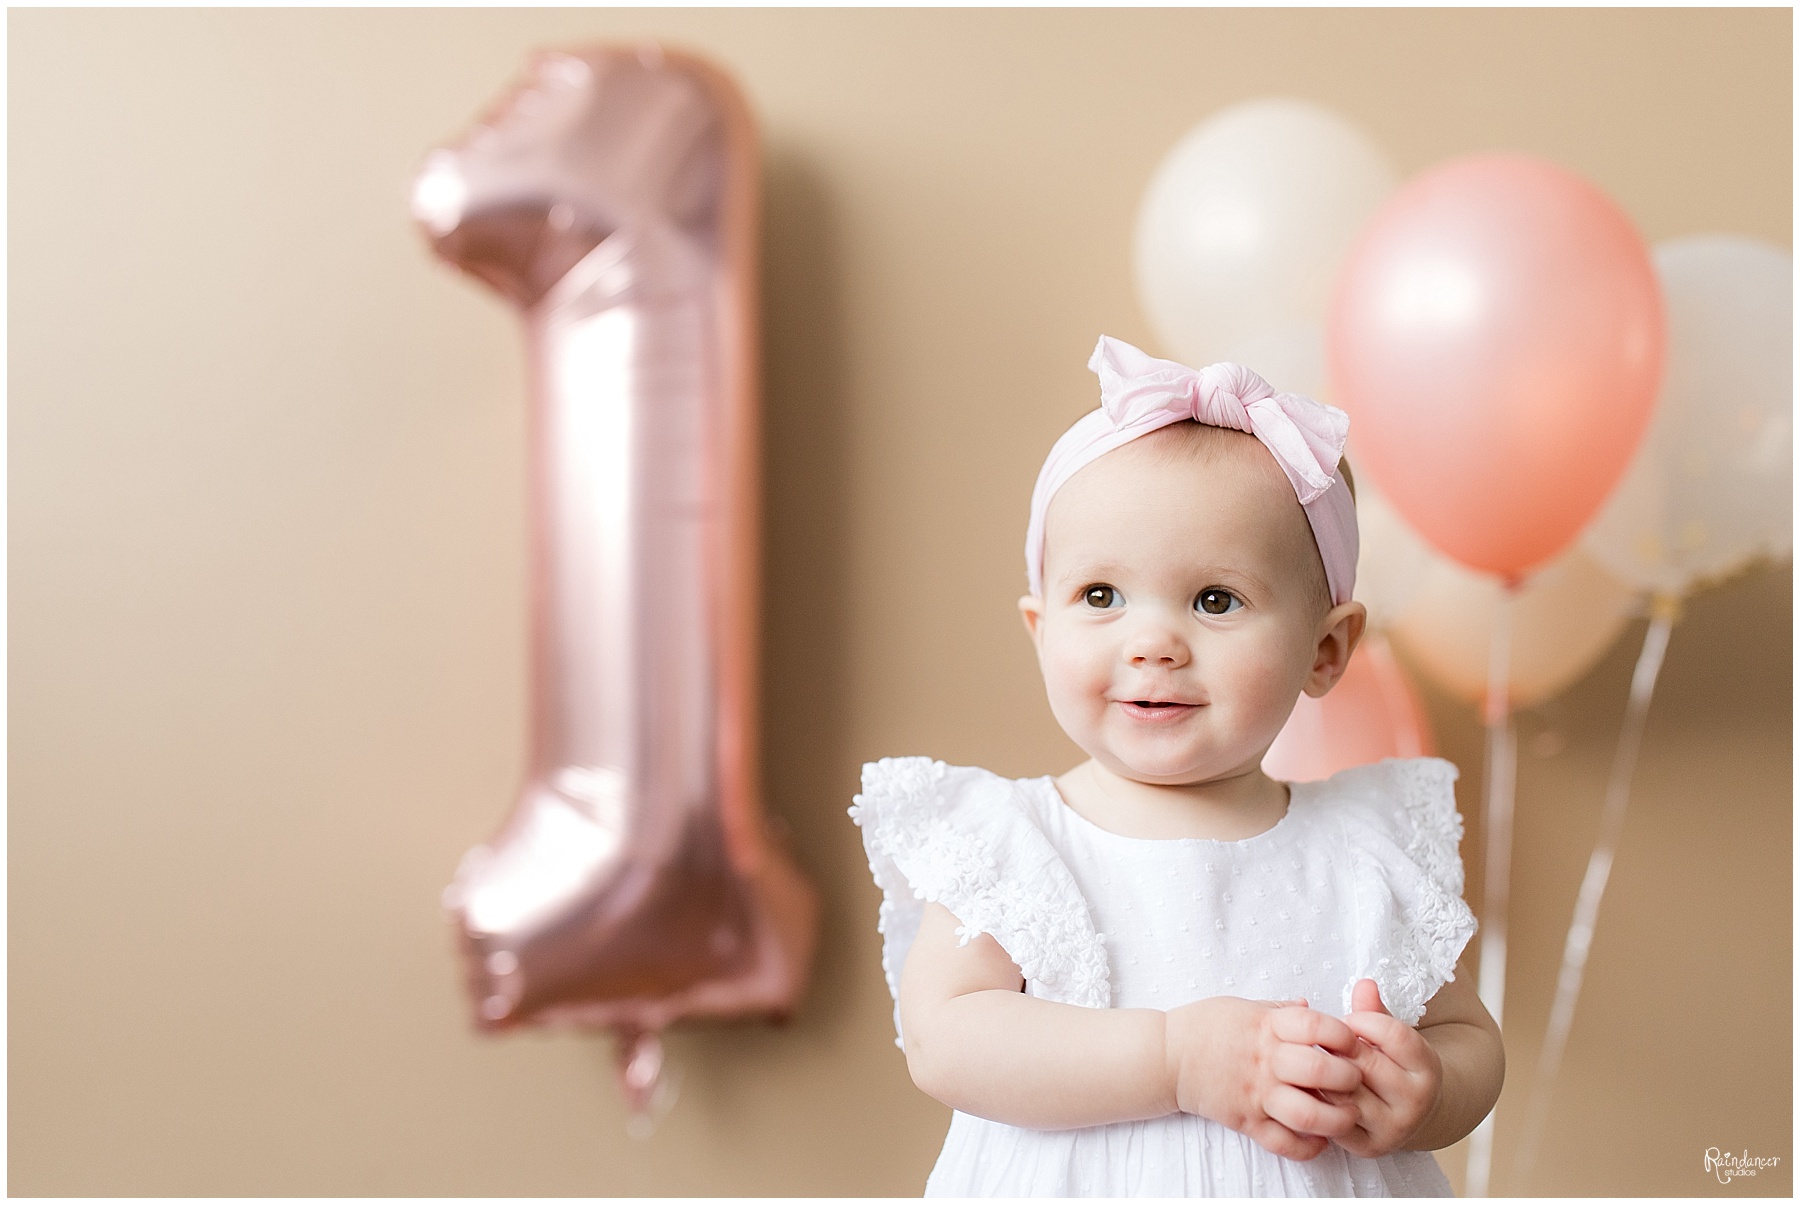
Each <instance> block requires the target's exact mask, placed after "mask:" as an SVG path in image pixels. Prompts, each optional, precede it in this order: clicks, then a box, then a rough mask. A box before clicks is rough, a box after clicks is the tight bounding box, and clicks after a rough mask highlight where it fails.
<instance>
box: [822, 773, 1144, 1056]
mask: <svg viewBox="0 0 1800 1205" xmlns="http://www.w3.org/2000/svg"><path fill="white" fill-rule="evenodd" d="M862 786H863V789H862V794H860V795H858V796H857V797H856V801H855V804H854V805H853V806H852V807H851V808H850V818H851V819H852V820H854V821H855V822H856V823H857V824H858V825H859V826H860V827H861V828H862V836H863V848H864V849H865V850H866V851H867V852H868V855H869V870H870V873H872V874H873V875H874V877H875V883H876V885H877V886H878V887H880V888H881V897H882V898H881V917H880V924H881V936H882V950H881V966H882V970H883V971H884V972H885V973H886V975H887V984H888V991H889V992H890V993H891V994H892V995H893V997H894V1032H895V1033H896V1035H899V1034H900V971H901V968H902V967H904V966H905V965H906V954H907V951H908V950H910V949H911V948H912V943H913V939H914V938H915V937H916V936H917V935H918V932H919V922H920V920H921V918H922V917H923V915H924V911H925V904H926V903H927V902H930V903H937V904H942V905H943V906H944V907H945V908H947V909H949V911H950V912H952V913H953V914H955V916H956V918H957V920H959V921H960V922H961V926H960V927H959V928H958V929H957V936H958V937H959V938H960V939H961V941H962V944H964V945H967V944H968V943H969V941H970V940H972V939H973V938H975V937H977V936H978V935H980V934H982V933H987V934H991V935H992V936H993V937H994V939H995V940H996V941H998V942H999V943H1000V946H1001V948H1002V949H1004V950H1005V951H1006V953H1007V955H1008V956H1009V957H1011V958H1012V960H1013V961H1014V962H1016V963H1017V964H1018V965H1019V970H1020V972H1021V973H1022V974H1023V975H1024V977H1025V978H1026V979H1027V980H1028V981H1030V982H1031V983H1032V985H1033V988H1032V990H1033V993H1034V994H1035V995H1037V996H1039V997H1042V998H1044V999H1050V1000H1059V1001H1062V1002H1063V1003H1066V1004H1079V1005H1083V1006H1085V1007H1089V1008H1105V1007H1107V1006H1109V1005H1110V1004H1111V1003H1112V989H1111V986H1110V982H1109V978H1108V974H1107V962H1106V952H1105V948H1104V946H1103V945H1102V941H1103V939H1102V937H1101V935H1100V934H1098V933H1096V932H1095V931H1094V925H1093V920H1092V917H1091V916H1090V914H1089V912H1088V906H1087V901H1086V900H1085V899H1084V898H1083V897H1082V895H1081V891H1080V888H1079V887H1077V886H1076V883H1075V879H1074V876H1073V875H1072V874H1070V872H1069V869H1068V867H1067V866H1066V865H1065V864H1064V863H1063V861H1062V859H1061V858H1060V857H1059V856H1058V855H1057V853H1056V850H1055V848H1054V847H1052V846H1051V844H1050V841H1049V839H1048V838H1047V837H1045V836H1044V834H1043V833H1042V832H1041V831H1040V830H1039V829H1038V828H1037V826H1036V825H1034V824H1033V823H1032V822H1031V820H1030V818H1029V812H1028V810H1027V808H1026V807H1025V806H1024V804H1023V802H1022V801H1021V800H1020V798H1019V794H1018V788H1017V786H1016V785H1015V784H1014V783H1013V782H1012V781H1011V780H1010V779H1005V778H1001V777H1000V776H999V775H997V774H992V773H989V772H988V771H986V770H981V769H976V768H974V767H967V766H947V765H945V764H944V763H943V762H940V761H932V760H930V759H929V758H924V757H894V758H884V759H882V760H881V761H879V762H871V763H869V764H867V765H865V766H863V773H862ZM895 1043H896V1044H897V1045H902V1046H903V1045H904V1043H903V1040H902V1037H899V1036H897V1037H896V1038H895Z"/></svg>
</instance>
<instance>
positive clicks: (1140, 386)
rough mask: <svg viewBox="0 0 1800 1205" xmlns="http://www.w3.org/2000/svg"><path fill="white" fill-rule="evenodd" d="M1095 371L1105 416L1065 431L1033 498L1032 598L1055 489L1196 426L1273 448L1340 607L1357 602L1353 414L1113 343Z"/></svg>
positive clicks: (1029, 534)
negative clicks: (1161, 433)
mask: <svg viewBox="0 0 1800 1205" xmlns="http://www.w3.org/2000/svg"><path fill="white" fill-rule="evenodd" d="M1088 370H1089V371H1091V372H1093V373H1096V374H1097V375H1098V376H1099V377H1100V408H1099V409H1098V410H1095V411H1092V412H1091V413H1089V414H1085V415H1083V416H1082V417H1081V418H1080V419H1078V420H1076V423H1075V425H1074V426H1072V427H1070V428H1069V429H1068V430H1067V431H1065V432H1063V436H1062V438H1061V439H1059V440H1057V441H1056V446H1055V447H1053V448H1051V449H1050V455H1049V457H1048V458H1047V459H1046V460H1045V461H1044V467H1043V468H1042V469H1040V470H1039V471H1038V479H1037V487H1036V488H1035V489H1033V490H1032V491H1031V525H1030V526H1029V527H1027V528H1026V529H1025V573H1026V577H1027V579H1028V580H1029V581H1030V583H1031V592H1032V593H1033V594H1035V595H1037V596H1039V597H1040V598H1041V597H1042V596H1043V593H1044V514H1045V512H1046V511H1048V510H1049V509H1050V499H1051V498H1053V497H1055V496H1056V491H1057V490H1059V489H1061V488H1062V487H1063V485H1064V484H1065V483H1066V482H1067V481H1068V480H1069V478H1071V477H1073V476H1074V475H1075V474H1076V473H1077V472H1079V471H1080V470H1081V469H1082V468H1083V467H1085V466H1087V465H1089V464H1092V463H1093V462H1094V461H1096V460H1098V459H1099V458H1100V457H1102V456H1104V455H1106V453H1108V452H1110V451H1112V450H1113V449H1114V448H1117V447H1122V446H1123V445H1125V444H1128V443H1130V442H1131V441H1132V440H1134V439H1136V438H1138V436H1140V435H1148V434H1149V433H1150V432H1152V431H1155V430H1157V429H1158V428H1161V427H1166V426H1168V425H1169V424H1170V423H1178V422H1181V421H1183V420H1185V419H1190V418H1191V419H1194V420H1196V421H1198V422H1202V423H1205V424H1207V425H1208V426H1213V427H1230V428H1232V429H1234V430H1237V431H1248V432H1250V434H1252V435H1254V436H1256V438H1257V439H1259V440H1261V441H1262V444H1263V446H1264V447H1266V448H1268V449H1269V452H1270V454H1271V455H1273V456H1274V457H1275V463H1276V464H1278V465H1280V466H1281V469H1282V472H1284V473H1286V474H1287V478H1288V480H1289V481H1291V482H1292V483H1293V485H1294V493H1295V495H1296V496H1297V497H1298V498H1299V499H1300V505H1301V507H1302V509H1304V510H1305V511H1306V521H1307V522H1308V523H1309V524H1311V525H1312V533H1313V541H1314V542H1315V543H1316V544H1318V546H1319V559H1320V560H1321V561H1323V562H1324V563H1325V583H1326V585H1327V586H1328V587H1330V590H1331V603H1332V605H1333V606H1337V605H1338V604H1340V603H1347V602H1349V601H1350V594H1351V590H1352V589H1353V588H1354V587H1355V585H1356V553H1357V534H1356V504H1355V502H1354V501H1353V500H1352V499H1351V497H1350V489H1349V487H1348V486H1346V485H1345V484H1344V475H1343V473H1342V472H1340V471H1339V469H1338V461H1339V460H1340V459H1342V458H1343V455H1344V438H1345V436H1346V435H1348V434H1349V431H1350V416H1349V415H1347V414H1345V413H1344V412H1343V411H1342V410H1339V409H1338V408H1337V407H1335V406H1327V405H1325V404H1324V403H1323V402H1315V401H1314V400H1313V399H1311V398H1309V397H1301V396H1300V395H1299V394H1297V393H1276V392H1275V390H1274V389H1273V388H1271V387H1270V385H1269V383H1268V382H1267V381H1265V380H1263V379H1262V378H1261V377H1259V376H1257V375H1256V374H1255V373H1254V372H1251V371H1250V370H1249V369H1248V368H1245V367H1243V366H1242V365H1240V364H1209V365H1207V366H1206V367H1205V368H1202V369H1200V370H1199V371H1198V372H1196V371H1194V370H1193V369H1192V368H1188V367H1187V366H1185V365H1182V364H1177V363H1175V362H1174V361H1172V360H1158V359H1157V358H1156V357H1154V356H1150V355H1146V354H1145V353H1143V352H1142V351H1139V350H1138V349H1137V348H1135V347H1133V346H1132V345H1131V344H1129V343H1122V342H1120V341H1119V340H1117V339H1112V338H1109V337H1107V336H1106V335H1101V336H1100V342H1099V343H1098V344H1097V345H1096V346H1095V347H1094V354H1093V357H1092V358H1091V359H1089V360H1088ZM1334 486H1335V487H1336V488H1333V487H1334Z"/></svg>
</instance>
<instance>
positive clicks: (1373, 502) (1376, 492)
mask: <svg viewBox="0 0 1800 1205" xmlns="http://www.w3.org/2000/svg"><path fill="white" fill-rule="evenodd" d="M1351 471H1352V473H1353V474H1354V476H1355V479H1356V525H1357V528H1358V532H1359V534H1360V537H1361V545H1362V547H1361V550H1360V552H1359V553H1358V555H1357V561H1356V600H1357V601H1358V602H1360V603H1362V605H1363V606H1365V607H1367V608H1368V609H1369V627H1370V629H1371V630H1375V631H1379V630H1381V629H1382V628H1386V627H1388V626H1389V625H1391V624H1392V623H1393V622H1394V620H1395V618H1396V617H1398V616H1399V615H1401V614H1403V613H1404V612H1405V611H1406V608H1407V606H1408V605H1409V604H1410V603H1411V602H1412V599H1413V595H1415V594H1416V593H1418V590H1419V587H1420V586H1421V585H1422V584H1423V583H1424V581H1425V572H1426V570H1427V569H1429V568H1430V567H1431V563H1432V562H1433V561H1434V560H1436V559H1437V554H1436V553H1434V552H1432V551H1431V545H1429V544H1427V543H1426V542H1425V538H1424V537H1423V536H1421V535H1419V534H1418V533H1417V532H1415V531H1414V530H1413V529H1412V528H1410V527H1408V526H1407V525H1406V520H1405V519H1402V518H1401V517H1400V512H1399V511H1397V510H1395V509H1394V507H1393V504H1392V503H1390V502H1389V501H1388V500H1387V498H1386V497H1385V496H1383V494H1382V492H1381V490H1380V488H1379V487H1378V486H1376V484H1375V482H1374V479H1373V478H1371V477H1370V476H1369V475H1368V474H1367V473H1365V472H1363V471H1362V470H1361V469H1360V468H1358V467H1357V465H1356V462H1355V461H1352V462H1351Z"/></svg>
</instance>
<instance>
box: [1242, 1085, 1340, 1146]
mask: <svg viewBox="0 0 1800 1205" xmlns="http://www.w3.org/2000/svg"><path fill="white" fill-rule="evenodd" d="M1263 1112H1265V1113H1267V1114H1268V1115H1269V1116H1270V1117H1273V1118H1274V1119H1275V1120H1276V1121H1279V1122H1280V1123H1281V1124H1282V1125H1284V1126H1286V1127H1287V1128H1288V1129H1290V1130H1292V1131H1294V1132H1295V1133H1296V1134H1317V1135H1318V1136H1319V1137H1321V1138H1336V1137H1337V1136H1338V1135H1339V1134H1348V1133H1349V1132H1350V1131H1351V1130H1354V1129H1355V1128H1356V1126H1357V1124H1358V1123H1359V1122H1360V1121H1361V1120H1362V1119H1361V1118H1360V1117H1359V1116H1358V1115H1357V1112H1356V1110H1355V1109H1353V1108H1350V1107H1349V1106H1348V1105H1331V1104H1326V1103H1325V1102H1324V1101H1322V1100H1320V1099H1319V1098H1318V1097H1316V1096H1313V1095H1310V1094H1309V1093H1306V1092H1302V1091H1301V1090H1300V1089H1298V1088H1296V1087H1293V1086H1292V1085H1290V1084H1276V1085H1275V1086H1274V1087H1273V1088H1270V1089H1269V1091H1268V1094H1267V1095H1266V1096H1265V1097H1264V1098H1263Z"/></svg>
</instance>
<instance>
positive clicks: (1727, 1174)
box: [1704, 1146, 1781, 1184]
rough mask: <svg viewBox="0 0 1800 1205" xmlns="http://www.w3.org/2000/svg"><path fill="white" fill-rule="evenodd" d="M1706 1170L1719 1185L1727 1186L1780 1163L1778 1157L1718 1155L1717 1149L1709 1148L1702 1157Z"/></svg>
mask: <svg viewBox="0 0 1800 1205" xmlns="http://www.w3.org/2000/svg"><path fill="white" fill-rule="evenodd" d="M1704 1159H1705V1163H1706V1170H1707V1171H1708V1172H1710V1173H1712V1174H1713V1175H1715V1176H1717V1177H1718V1178H1719V1183H1721V1184H1729V1183H1731V1182H1732V1181H1733V1180H1735V1179H1737V1178H1738V1177H1739V1176H1754V1175H1755V1174H1756V1173H1757V1172H1758V1171H1760V1170H1762V1169H1763V1168H1765V1167H1774V1166H1775V1165H1776V1164H1777V1163H1780V1162H1781V1157H1780V1156H1778V1155H1752V1154H1751V1153H1750V1152H1749V1151H1745V1152H1744V1153H1743V1154H1741V1155H1734V1154H1732V1153H1731V1152H1730V1151H1726V1152H1725V1153H1724V1154H1720V1153H1719V1148H1718V1147H1716V1146H1709V1147H1707V1148H1706V1155H1705V1156H1704Z"/></svg>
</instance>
